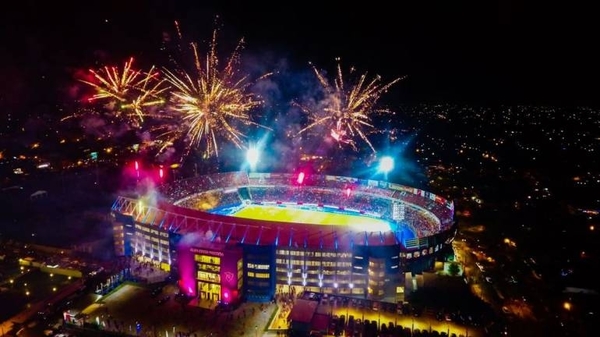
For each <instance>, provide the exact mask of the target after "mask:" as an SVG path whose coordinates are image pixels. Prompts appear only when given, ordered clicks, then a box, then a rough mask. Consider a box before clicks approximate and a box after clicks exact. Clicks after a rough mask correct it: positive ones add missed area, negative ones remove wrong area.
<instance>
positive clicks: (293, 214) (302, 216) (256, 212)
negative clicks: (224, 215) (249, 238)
mask: <svg viewBox="0 0 600 337" xmlns="http://www.w3.org/2000/svg"><path fill="white" fill-rule="evenodd" d="M231 216H234V217H238V218H246V219H254V220H271V221H278V222H289V223H294V222H295V223H305V224H311V225H323V226H331V225H334V226H348V227H352V228H353V229H359V230H369V231H389V230H390V224H389V222H387V221H385V220H381V219H375V218H370V217H367V216H360V215H352V214H339V213H329V212H320V211H313V210H305V209H298V208H290V207H278V206H261V205H248V206H246V207H244V208H242V209H241V210H240V211H238V212H236V213H234V214H232V215H231Z"/></svg>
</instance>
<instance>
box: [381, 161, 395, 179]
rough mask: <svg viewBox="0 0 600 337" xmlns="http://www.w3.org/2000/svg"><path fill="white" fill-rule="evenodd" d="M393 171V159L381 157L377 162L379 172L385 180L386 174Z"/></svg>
mask: <svg viewBox="0 0 600 337" xmlns="http://www.w3.org/2000/svg"><path fill="white" fill-rule="evenodd" d="M393 169H394V158H392V157H390V156H385V157H381V159H380V160H379V171H380V172H383V174H384V176H385V179H386V180H387V177H388V173H389V172H390V171H392V170H393Z"/></svg>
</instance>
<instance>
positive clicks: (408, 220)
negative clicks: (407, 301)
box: [111, 171, 456, 303]
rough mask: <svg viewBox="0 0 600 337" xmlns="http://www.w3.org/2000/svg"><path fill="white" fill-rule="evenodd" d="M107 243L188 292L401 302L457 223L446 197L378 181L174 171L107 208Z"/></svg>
mask: <svg viewBox="0 0 600 337" xmlns="http://www.w3.org/2000/svg"><path fill="white" fill-rule="evenodd" d="M111 216H112V221H113V230H114V241H115V251H116V253H117V255H120V256H130V257H137V258H138V259H141V260H143V261H146V262H149V263H152V264H153V265H155V266H157V267H158V268H160V269H162V270H165V271H167V272H170V273H171V274H172V275H173V276H175V277H176V278H177V280H178V283H179V286H180V289H181V291H182V292H185V293H186V294H187V295H188V296H190V297H191V298H195V299H197V301H202V300H209V301H214V302H219V303H237V302H239V301H241V300H248V301H270V300H271V299H272V298H273V297H274V295H275V294H278V293H290V294H294V293H296V292H301V291H310V292H320V293H325V294H339V295H344V296H355V297H360V298H368V299H373V300H380V301H390V302H396V300H401V298H402V297H403V291H404V278H405V277H404V275H405V273H420V272H422V271H425V270H428V269H430V268H431V267H432V266H433V262H434V261H435V259H436V258H437V256H438V255H439V254H441V253H442V252H443V251H447V249H448V248H450V243H451V241H452V239H453V237H454V235H455V233H456V223H455V218H454V204H453V202H451V201H449V200H446V199H444V198H442V197H440V196H437V195H435V194H433V193H430V192H427V191H424V190H421V189H417V188H413V187H408V186H404V185H399V184H395V183H391V182H387V181H381V180H368V179H357V178H352V177H343V176H333V175H317V174H304V173H302V172H300V173H256V172H245V171H239V172H227V173H218V174H211V175H204V176H196V177H193V178H188V179H182V180H174V181H173V182H170V183H168V184H163V185H161V186H160V187H158V188H156V190H154V191H150V192H148V193H146V194H145V195H144V196H136V197H127V196H119V197H117V199H116V201H115V202H114V204H113V206H112V210H111Z"/></svg>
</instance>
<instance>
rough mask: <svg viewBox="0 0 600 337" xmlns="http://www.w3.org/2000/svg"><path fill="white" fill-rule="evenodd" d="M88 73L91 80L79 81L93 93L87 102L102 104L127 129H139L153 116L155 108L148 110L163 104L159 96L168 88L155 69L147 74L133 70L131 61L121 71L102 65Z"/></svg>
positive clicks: (151, 69) (131, 59)
mask: <svg viewBox="0 0 600 337" xmlns="http://www.w3.org/2000/svg"><path fill="white" fill-rule="evenodd" d="M90 73H91V74H92V80H83V79H81V80H80V81H81V82H83V83H85V84H88V85H90V86H91V87H92V88H93V89H94V90H95V92H96V93H95V94H94V95H93V96H92V97H91V98H90V99H89V101H90V102H93V101H104V102H106V103H107V106H108V107H110V109H109V110H110V111H111V112H112V113H114V117H115V118H117V119H120V120H123V121H124V122H126V123H127V124H128V125H129V126H131V127H134V128H140V127H141V125H142V124H143V123H144V120H145V118H146V117H153V116H154V117H156V115H155V114H154V112H153V111H154V110H155V109H150V107H155V106H158V105H161V104H163V103H164V102H165V100H164V99H163V98H162V97H161V95H163V94H164V93H165V91H166V90H167V89H168V87H167V86H165V85H164V84H165V80H162V79H160V78H159V74H158V71H157V70H156V69H155V67H152V68H150V70H149V71H147V72H144V71H141V70H136V69H134V68H133V58H130V59H129V60H128V61H126V62H125V64H124V66H123V68H122V69H119V68H118V67H108V66H105V67H103V68H101V69H99V70H92V69H90Z"/></svg>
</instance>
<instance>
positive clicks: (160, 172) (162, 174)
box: [158, 167, 165, 179]
mask: <svg viewBox="0 0 600 337" xmlns="http://www.w3.org/2000/svg"><path fill="white" fill-rule="evenodd" d="M164 175H165V173H164V172H163V169H162V167H161V168H160V169H159V170H158V176H159V177H160V178H161V179H162V177H163V176H164Z"/></svg>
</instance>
